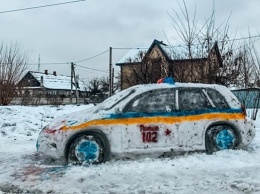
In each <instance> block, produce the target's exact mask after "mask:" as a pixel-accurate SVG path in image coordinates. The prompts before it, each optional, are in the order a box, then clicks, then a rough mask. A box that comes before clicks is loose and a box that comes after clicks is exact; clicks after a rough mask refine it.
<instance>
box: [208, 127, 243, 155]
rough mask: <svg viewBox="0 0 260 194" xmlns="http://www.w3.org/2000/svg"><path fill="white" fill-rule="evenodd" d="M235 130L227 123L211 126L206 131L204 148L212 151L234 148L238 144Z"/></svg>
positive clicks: (209, 151)
mask: <svg viewBox="0 0 260 194" xmlns="http://www.w3.org/2000/svg"><path fill="white" fill-rule="evenodd" d="M238 140H239V139H238V135H237V134H236V131H235V130H234V129H233V128H232V127H230V126H227V125H216V126H212V127H211V128H210V129H209V130H207V133H206V150H207V152H208V153H212V152H214V151H218V150H226V149H235V148H236V147H237V145H238Z"/></svg>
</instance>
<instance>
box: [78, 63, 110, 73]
mask: <svg viewBox="0 0 260 194" xmlns="http://www.w3.org/2000/svg"><path fill="white" fill-rule="evenodd" d="M75 66H78V67H81V68H84V69H90V70H94V71H99V72H102V73H107V71H104V70H100V69H94V68H90V67H84V66H81V65H76V64H75Z"/></svg>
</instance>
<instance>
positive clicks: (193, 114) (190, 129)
mask: <svg viewBox="0 0 260 194" xmlns="http://www.w3.org/2000/svg"><path fill="white" fill-rule="evenodd" d="M176 95H177V96H178V97H177V98H178V103H177V109H178V112H179V116H180V122H179V126H178V133H179V139H178V140H179V146H181V147H182V148H183V149H184V150H194V149H198V148H199V147H200V146H203V138H204V134H203V131H204V128H205V126H206V123H207V122H209V114H210V113H211V111H212V110H213V109H214V108H215V105H214V104H213V102H212V100H211V99H210V98H209V96H208V95H207V93H206V91H205V89H203V88H179V89H178V91H177V93H176Z"/></svg>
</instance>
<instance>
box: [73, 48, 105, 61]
mask: <svg viewBox="0 0 260 194" xmlns="http://www.w3.org/2000/svg"><path fill="white" fill-rule="evenodd" d="M108 51H109V49H108V50H105V51H104V52H102V53H99V54H97V55H95V56H93V57H89V58H87V59H83V60H80V61H75V62H74V63H81V62H83V61H87V60H90V59H93V58H95V57H98V56H100V55H103V54H104V53H106V52H108Z"/></svg>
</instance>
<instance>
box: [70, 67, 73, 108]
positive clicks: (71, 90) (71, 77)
mask: <svg viewBox="0 0 260 194" xmlns="http://www.w3.org/2000/svg"><path fill="white" fill-rule="evenodd" d="M70 70H71V71H70V72H71V73H70V103H71V104H72V92H73V83H72V81H73V71H74V65H73V63H71V65H70Z"/></svg>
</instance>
